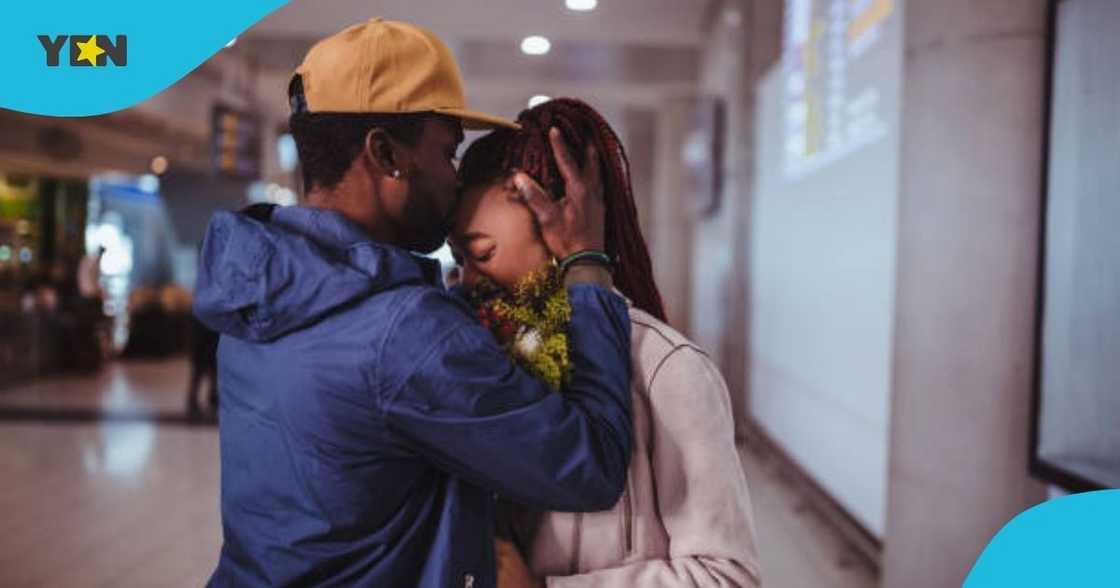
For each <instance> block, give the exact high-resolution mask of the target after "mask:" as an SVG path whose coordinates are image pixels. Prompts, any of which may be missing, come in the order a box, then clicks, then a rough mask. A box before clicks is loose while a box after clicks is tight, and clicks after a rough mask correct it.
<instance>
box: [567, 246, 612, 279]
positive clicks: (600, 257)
mask: <svg viewBox="0 0 1120 588" xmlns="http://www.w3.org/2000/svg"><path fill="white" fill-rule="evenodd" d="M581 261H590V262H592V263H595V264H597V265H602V266H605V267H607V268H608V269H610V268H612V267H613V266H614V260H612V259H611V256H610V255H607V254H606V253H604V252H602V251H595V250H594V249H584V250H583V251H577V252H575V253H573V254H571V255H569V256H567V257H565V258H564V259H561V260H560V262H559V265H560V275H561V276H564V275H565V274H567V273H568V269H569V268H570V267H572V265H574V264H576V263H578V262H581Z"/></svg>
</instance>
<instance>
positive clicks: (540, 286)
mask: <svg viewBox="0 0 1120 588" xmlns="http://www.w3.org/2000/svg"><path fill="white" fill-rule="evenodd" d="M470 300H471V306H473V307H474V309H475V314H476V316H477V317H478V320H479V321H480V322H481V323H482V325H483V326H485V327H486V328H487V329H489V330H490V332H492V333H494V336H495V338H497V340H498V343H499V344H501V346H502V348H503V349H505V351H506V353H508V354H509V355H510V357H511V358H513V360H514V361H516V362H517V363H518V365H520V366H521V367H522V368H524V369H526V370H528V371H529V373H531V374H533V375H534V376H536V377H538V378H540V379H542V380H544V381H545V383H547V384H548V385H549V386H551V387H552V388H553V389H554V390H557V391H559V390H561V389H562V388H563V386H564V384H565V383H566V382H567V381H568V375H569V372H570V370H571V364H570V363H569V359H568V323H569V322H570V321H571V318H572V307H571V304H569V302H568V291H567V289H565V288H564V286H563V284H562V283H561V281H560V276H559V273H558V270H557V268H556V266H555V265H554V264H553V265H550V266H548V267H547V268H546V269H543V270H539V271H536V272H533V273H531V274H529V275H528V276H526V277H525V278H522V279H521V280H520V281H519V282H518V283H517V285H516V286H515V287H514V289H513V291H512V292H507V291H504V290H502V289H501V288H499V287H497V285H495V284H494V283H493V282H491V281H489V280H483V281H482V282H481V283H479V284H478V285H477V286H476V287H475V288H474V290H473V291H472V292H471V297H470Z"/></svg>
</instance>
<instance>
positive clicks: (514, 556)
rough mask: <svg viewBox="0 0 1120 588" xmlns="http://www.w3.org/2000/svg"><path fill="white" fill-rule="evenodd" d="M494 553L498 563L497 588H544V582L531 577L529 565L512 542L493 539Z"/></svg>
mask: <svg viewBox="0 0 1120 588" xmlns="http://www.w3.org/2000/svg"><path fill="white" fill-rule="evenodd" d="M494 551H495V556H496V559H497V562H498V588H545V584H544V581H543V580H540V579H538V578H536V577H534V576H533V572H531V571H529V564H528V563H526V562H525V558H524V557H522V555H521V552H520V551H518V550H517V546H515V545H514V544H513V543H512V542H510V541H508V540H506V539H495V540H494Z"/></svg>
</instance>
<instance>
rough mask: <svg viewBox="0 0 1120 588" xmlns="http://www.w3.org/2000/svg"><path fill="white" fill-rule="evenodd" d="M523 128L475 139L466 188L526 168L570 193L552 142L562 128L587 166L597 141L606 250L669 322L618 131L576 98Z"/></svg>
mask: <svg viewBox="0 0 1120 588" xmlns="http://www.w3.org/2000/svg"><path fill="white" fill-rule="evenodd" d="M518 122H519V123H521V127H522V128H521V130H520V131H510V130H500V131H495V132H493V133H490V134H489V135H486V136H485V137H482V138H481V139H479V140H477V141H475V142H474V143H473V144H472V145H471V146H470V148H468V149H467V151H466V153H465V154H464V155H463V161H462V163H461V164H460V166H459V177H460V180H461V183H462V185H463V186H464V187H470V186H476V185H478V184H481V183H484V182H489V181H492V180H495V179H497V178H500V177H503V176H505V175H506V174H508V173H509V172H510V171H511V170H514V169H520V170H522V171H524V172H525V173H527V174H529V175H530V176H532V177H533V178H534V179H535V180H537V182H539V183H540V184H541V185H542V186H543V187H544V188H545V189H546V190H548V191H549V193H550V194H552V195H554V196H555V197H556V198H563V197H564V179H563V177H562V176H561V175H560V168H559V167H558V166H557V165H556V158H555V157H554V156H553V154H552V148H551V145H550V143H549V140H548V130H549V129H550V128H552V127H556V128H558V129H560V132H561V134H562V135H563V136H564V140H565V141H566V142H567V144H568V147H569V149H571V151H572V154H573V156H575V158H576V161H577V163H578V164H579V166H580V167H581V168H583V166H584V165H586V162H585V161H584V160H585V158H586V156H585V154H586V152H587V145H588V143H589V142H590V143H592V144H594V145H595V149H596V150H597V151H598V154H599V160H600V163H601V165H602V172H603V173H602V178H603V196H604V198H605V204H606V209H607V214H606V249H607V253H608V254H609V255H611V257H613V258H614V259H616V260H617V262H618V265H617V267H616V268H615V271H614V282H615V285H616V286H617V287H618V289H619V291H621V292H622V293H623V294H624V295H625V296H626V297H627V298H629V299H630V300H631V301H632V302H633V303H634V305H635V306H637V307H638V308H640V309H642V310H644V311H646V312H648V313H650V314H651V315H653V316H655V317H657V318H658V319H661V320H665V309H664V306H663V304H662V301H661V293H660V292H659V291H658V289H657V284H656V283H655V282H654V279H653V265H652V263H651V262H650V257H649V248H648V247H647V246H646V241H645V238H644V237H643V236H642V230H641V227H640V226H639V224H638V208H637V206H636V204H635V203H634V193H633V188H632V186H631V184H630V161H629V159H627V157H626V150H625V149H624V148H623V146H622V142H621V141H620V140H619V138H618V135H617V134H615V132H614V130H613V129H611V127H610V125H609V124H607V121H606V120H605V119H604V118H603V117H602V115H600V114H599V113H598V112H596V111H595V109H593V108H591V107H590V106H588V105H587V104H586V103H584V102H583V101H580V100H576V99H573V98H557V99H555V100H550V101H548V102H545V103H544V104H541V105H539V106H536V107H535V108H532V109H529V110H526V111H523V112H522V113H521V114H520V116H518Z"/></svg>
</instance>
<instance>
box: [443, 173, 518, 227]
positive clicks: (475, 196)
mask: <svg viewBox="0 0 1120 588" xmlns="http://www.w3.org/2000/svg"><path fill="white" fill-rule="evenodd" d="M516 193H517V190H516V189H515V188H514V187H513V185H512V184H510V183H509V182H506V181H504V180H496V181H494V182H491V183H489V184H484V185H481V186H476V187H473V188H468V189H467V190H466V191H465V192H464V193H463V200H462V201H461V202H460V203H459V208H458V211H457V213H456V219H455V220H456V223H455V226H456V232H457V233H465V232H469V231H472V230H476V229H482V228H484V227H486V226H489V225H493V224H497V223H501V222H503V221H504V220H508V219H506V218H505V217H506V214H507V213H508V211H509V210H510V209H511V208H512V207H515V206H517V205H518V201H517V198H516Z"/></svg>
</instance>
